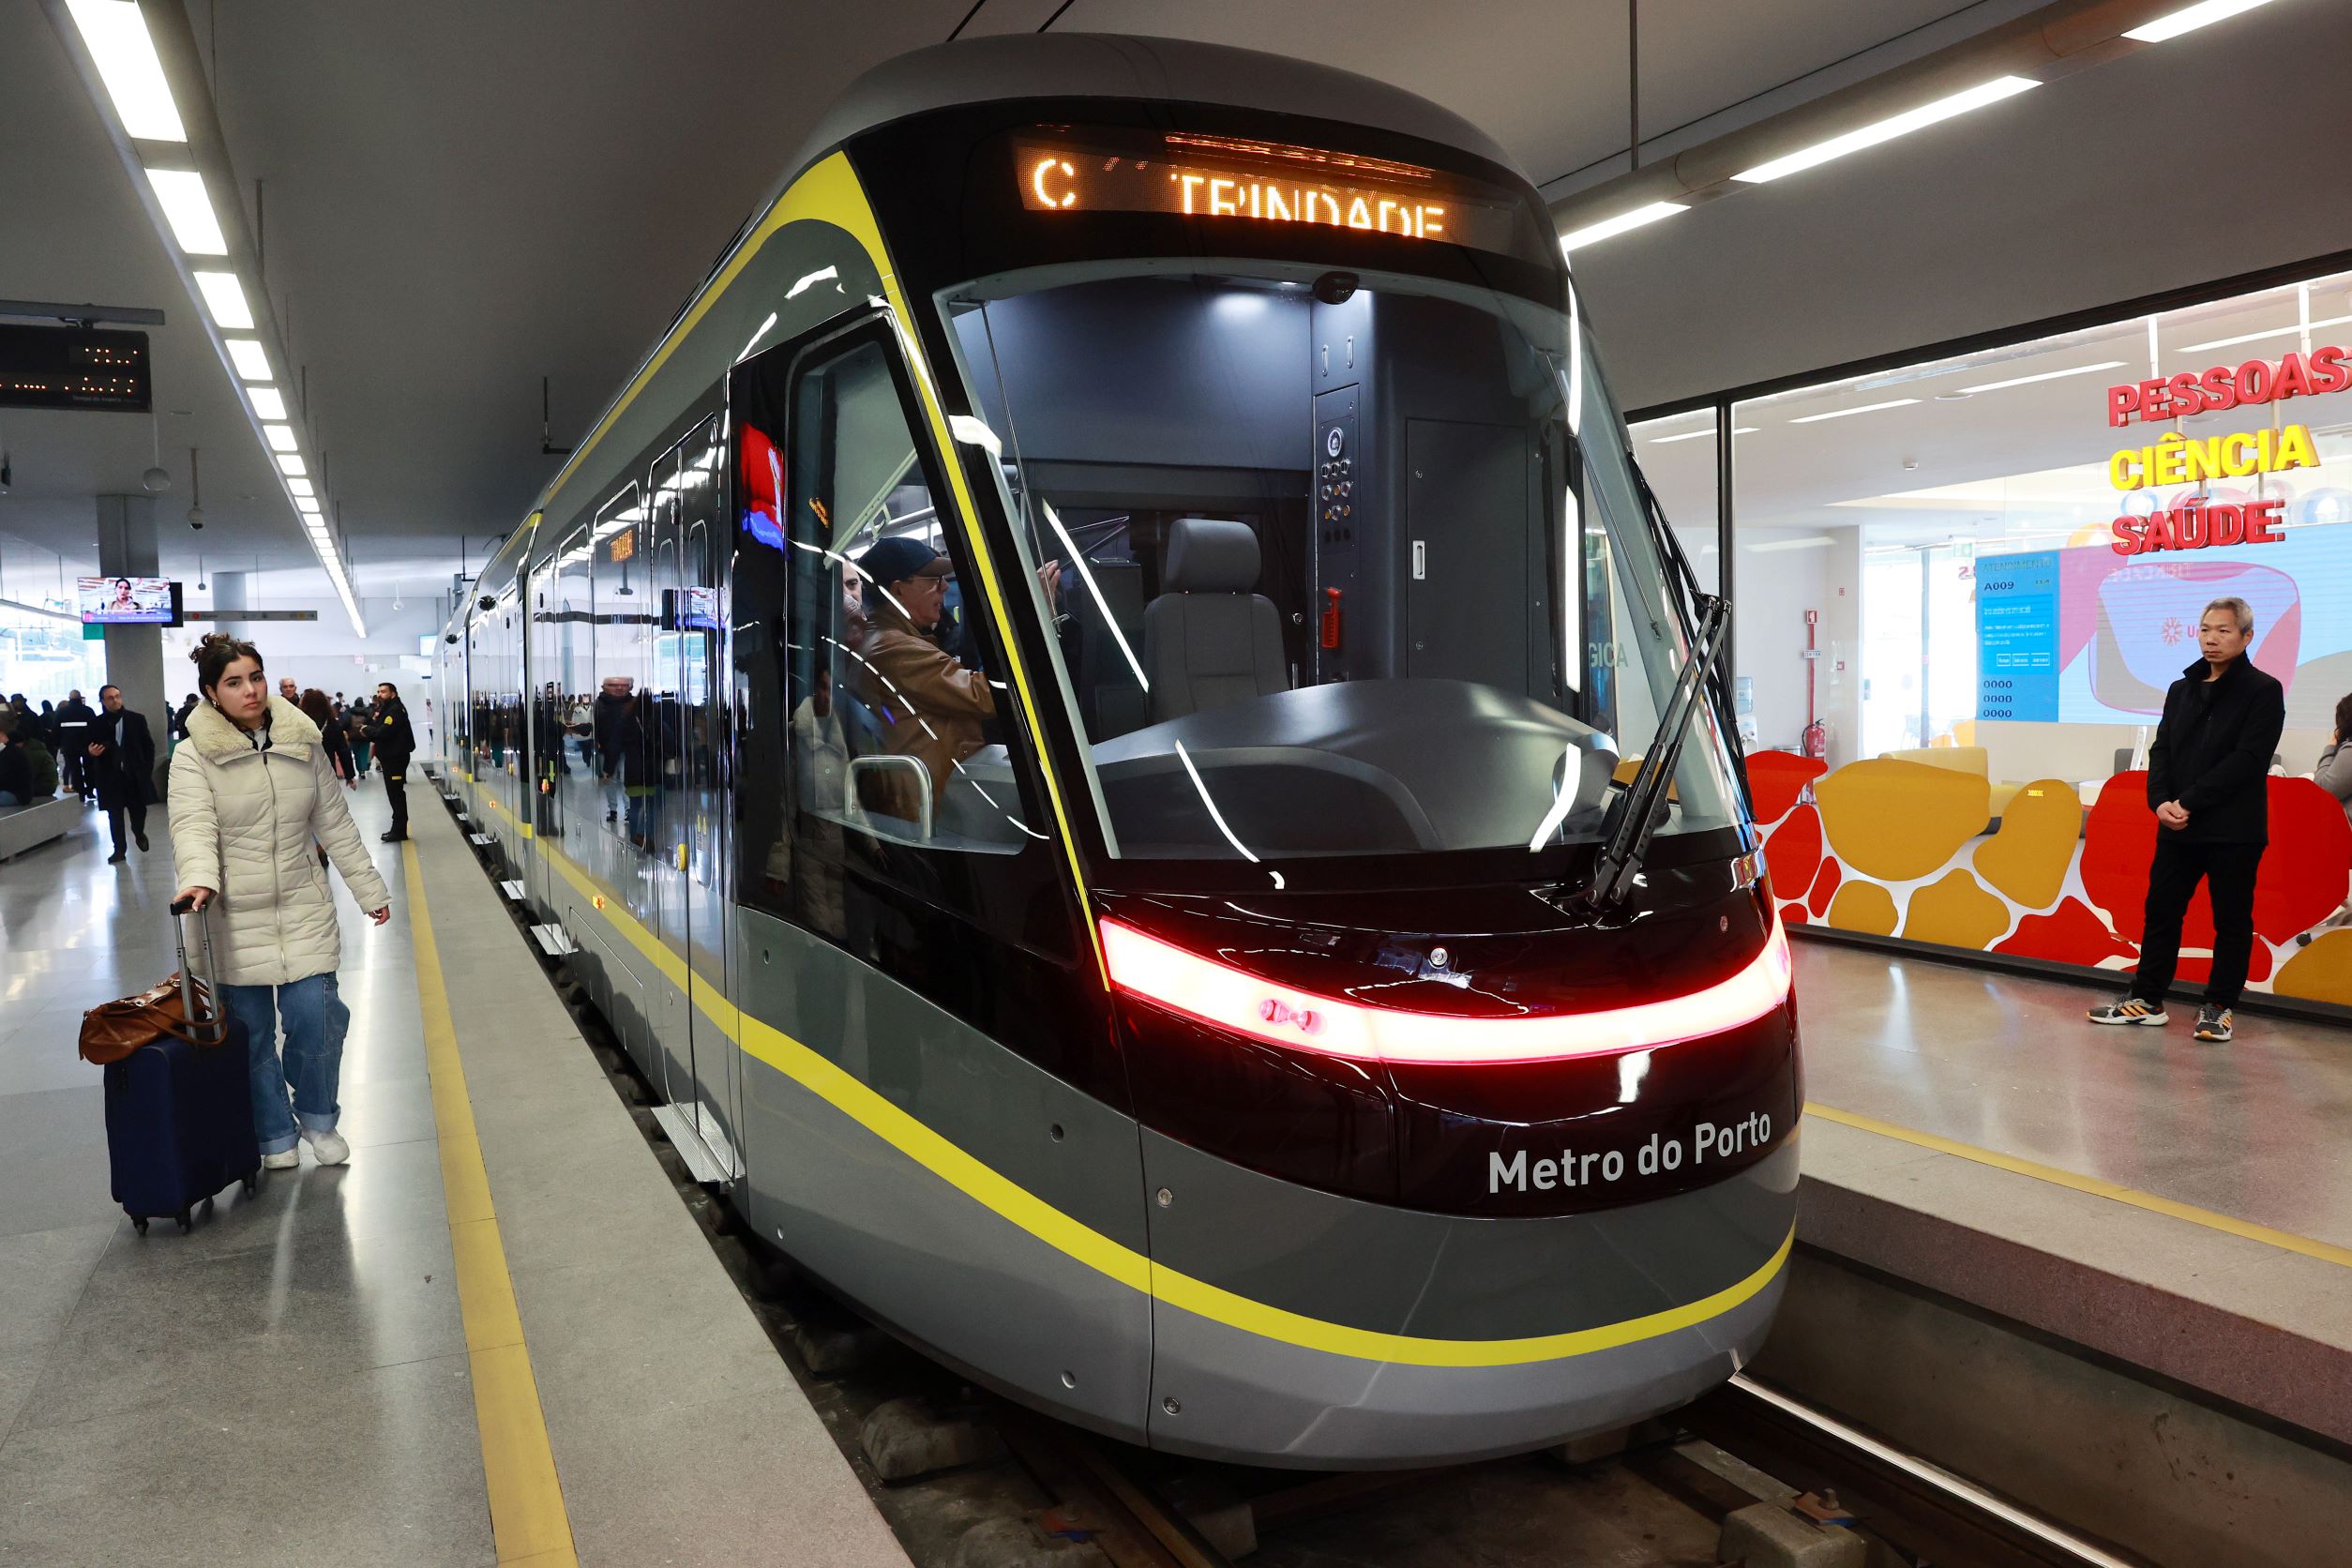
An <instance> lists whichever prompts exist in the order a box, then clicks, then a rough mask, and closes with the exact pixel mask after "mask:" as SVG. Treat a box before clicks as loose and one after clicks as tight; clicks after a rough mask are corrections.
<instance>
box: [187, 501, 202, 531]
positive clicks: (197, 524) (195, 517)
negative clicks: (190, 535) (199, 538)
mask: <svg viewBox="0 0 2352 1568" xmlns="http://www.w3.org/2000/svg"><path fill="white" fill-rule="evenodd" d="M188 526H189V527H190V528H193V529H194V530H196V532H197V533H199V534H201V533H203V532H204V508H203V507H202V506H190V507H189V508H188Z"/></svg>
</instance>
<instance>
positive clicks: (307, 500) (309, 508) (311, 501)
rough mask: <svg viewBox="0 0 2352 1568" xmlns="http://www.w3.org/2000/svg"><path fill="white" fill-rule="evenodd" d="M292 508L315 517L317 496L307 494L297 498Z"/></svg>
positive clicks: (316, 513) (317, 503) (317, 513)
mask: <svg viewBox="0 0 2352 1568" xmlns="http://www.w3.org/2000/svg"><path fill="white" fill-rule="evenodd" d="M294 510H295V511H297V512H300V513H301V514H302V515H303V516H304V517H307V518H314V517H317V516H318V515H319V502H318V497H316V496H308V495H307V496H303V497H301V498H299V499H298V500H296V501H295V502H294Z"/></svg>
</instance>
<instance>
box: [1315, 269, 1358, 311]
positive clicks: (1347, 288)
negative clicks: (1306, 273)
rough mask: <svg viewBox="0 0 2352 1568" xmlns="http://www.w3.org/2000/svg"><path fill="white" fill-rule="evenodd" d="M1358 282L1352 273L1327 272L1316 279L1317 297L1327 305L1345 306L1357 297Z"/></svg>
mask: <svg viewBox="0 0 2352 1568" xmlns="http://www.w3.org/2000/svg"><path fill="white" fill-rule="evenodd" d="M1358 281H1359V279H1357V277H1356V275H1355V274H1354V273H1352V272H1326V273H1325V274H1323V275H1322V276H1321V277H1320V278H1318V279H1315V297H1316V298H1317V299H1319V300H1321V301H1322V302H1323V303H1324V304H1326V305H1345V304H1347V303H1348V301H1349V300H1350V299H1353V298H1354V297H1355V294H1356V286H1357V283H1358Z"/></svg>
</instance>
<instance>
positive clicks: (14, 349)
mask: <svg viewBox="0 0 2352 1568" xmlns="http://www.w3.org/2000/svg"><path fill="white" fill-rule="evenodd" d="M154 406H155V400H154V393H153V391H152V389H151V387H150V384H149V382H148V378H147V335H146V334H145V333H143V332H107V331H101V330H98V328H95V327H80V326H23V325H0V408H86V409H101V410H105V409H112V410H114V411H116V412H118V413H123V414H145V413H147V412H148V411H149V410H151V409H152V408H153V407H154Z"/></svg>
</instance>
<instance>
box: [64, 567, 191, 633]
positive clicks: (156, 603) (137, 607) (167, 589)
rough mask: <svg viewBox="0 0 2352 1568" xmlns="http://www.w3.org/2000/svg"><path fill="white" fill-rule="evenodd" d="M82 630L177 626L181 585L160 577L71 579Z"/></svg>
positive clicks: (178, 622)
mask: <svg viewBox="0 0 2352 1568" xmlns="http://www.w3.org/2000/svg"><path fill="white" fill-rule="evenodd" d="M74 587H75V590H76V597H77V598H78V599H79V600H80V602H81V605H82V624H83V626H178V625H179V624H180V585H179V584H178V583H176V582H173V580H170V579H169V578H161V577H80V578H76V579H74Z"/></svg>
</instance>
